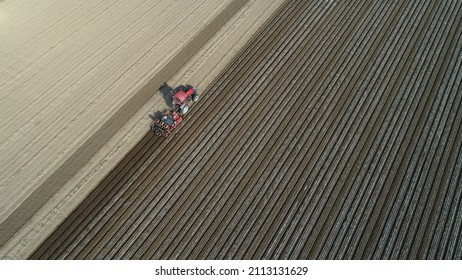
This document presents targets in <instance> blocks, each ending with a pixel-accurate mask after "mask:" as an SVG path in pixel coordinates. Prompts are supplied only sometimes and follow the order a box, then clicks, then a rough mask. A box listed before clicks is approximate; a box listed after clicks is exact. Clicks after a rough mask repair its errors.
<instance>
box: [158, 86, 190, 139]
mask: <svg viewBox="0 0 462 280" xmlns="http://www.w3.org/2000/svg"><path fill="white" fill-rule="evenodd" d="M170 94H171V98H172V102H171V107H172V108H171V109H170V110H165V111H164V112H159V114H157V116H156V117H155V116H152V115H150V116H151V118H152V119H153V122H152V123H151V130H152V131H153V132H154V133H155V134H156V135H159V136H164V137H167V136H168V135H169V134H170V133H172V132H173V131H174V130H175V128H176V127H177V126H178V125H179V124H180V123H181V122H182V121H183V116H184V115H186V114H187V113H188V111H189V107H190V104H191V103H192V102H196V101H197V100H199V94H198V91H197V89H195V88H194V87H193V86H191V85H181V86H178V87H176V88H175V89H171V90H170Z"/></svg>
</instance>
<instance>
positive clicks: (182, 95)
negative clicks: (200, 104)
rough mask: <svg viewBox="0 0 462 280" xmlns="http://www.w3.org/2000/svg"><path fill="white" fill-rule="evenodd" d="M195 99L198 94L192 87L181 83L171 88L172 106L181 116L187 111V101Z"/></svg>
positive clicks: (194, 100) (197, 98) (197, 97)
mask: <svg viewBox="0 0 462 280" xmlns="http://www.w3.org/2000/svg"><path fill="white" fill-rule="evenodd" d="M197 100H199V94H198V93H197V90H196V89H195V88H194V87H192V86H190V85H185V86H183V85H181V86H179V87H177V88H176V89H175V90H173V101H172V108H173V110H174V111H175V112H178V114H180V115H181V116H183V115H186V113H188V111H189V102H191V101H192V102H196V101H197Z"/></svg>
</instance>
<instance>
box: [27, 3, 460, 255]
mask: <svg viewBox="0 0 462 280" xmlns="http://www.w3.org/2000/svg"><path fill="white" fill-rule="evenodd" d="M461 6H462V2H461V1H459V0H444V1H441V0H435V1H404V0H403V1H364V0H352V1H295V0H293V1H287V3H286V4H285V5H284V6H283V7H282V8H281V10H280V11H279V12H278V13H277V15H276V16H275V17H274V18H273V19H272V20H271V21H269V22H268V23H267V24H266V25H265V26H264V27H263V28H262V30H261V32H259V34H258V35H257V36H256V37H255V38H254V39H253V40H252V41H251V42H250V43H249V44H248V45H247V47H246V48H245V49H244V51H243V52H242V53H241V54H240V55H239V56H238V57H237V58H236V59H235V60H234V62H233V63H232V64H230V66H229V67H228V68H227V69H226V70H225V71H224V72H223V73H222V74H221V75H220V77H219V78H218V79H216V81H215V82H214V83H213V84H212V86H211V87H209V88H208V89H206V90H205V91H204V92H203V94H202V96H201V100H200V101H199V102H198V103H197V104H196V105H195V106H194V107H193V109H192V111H191V113H190V115H188V117H187V118H186V120H185V121H184V123H183V124H182V125H181V126H180V127H179V129H178V130H177V131H176V132H175V133H174V134H173V135H171V136H170V137H169V138H167V139H164V138H159V137H157V136H154V135H153V134H152V133H147V134H146V136H145V137H144V139H143V140H142V141H141V142H140V143H139V144H138V145H137V146H136V148H135V149H134V150H132V152H130V153H129V154H128V155H127V156H126V158H125V159H124V160H123V161H122V162H121V163H120V164H119V165H118V166H117V167H116V168H115V169H114V170H113V171H112V172H111V173H110V174H109V175H108V176H107V177H106V179H105V180H104V181H103V182H101V184H100V185H99V186H98V187H97V188H96V189H95V191H94V192H93V193H92V194H91V195H90V196H89V197H88V198H87V199H86V201H85V202H84V203H83V204H82V205H80V206H79V207H78V208H77V209H76V210H75V211H74V212H73V213H72V214H71V215H70V217H69V218H68V219H67V220H66V221H65V222H64V223H63V224H62V225H61V226H60V227H59V228H58V229H57V230H56V231H55V232H54V234H52V235H51V236H50V237H49V238H48V240H46V241H45V242H44V244H43V245H42V246H41V247H40V248H39V249H38V250H37V251H36V252H35V253H34V254H33V255H32V257H31V258H33V259H178V258H179V259H249V258H252V259H287V258H290V259H307V258H308V259H357V258H361V259H415V258H418V259H427V258H428V259H435V258H443V259H461V258H462V232H461V229H462V225H461V223H462V205H461V195H462V176H461V173H462V137H461V136H462V131H461V119H462V112H461V98H462V89H461V80H462V71H461V70H462V67H461V63H462V53H461V52H462V22H461V20H462V7H461Z"/></svg>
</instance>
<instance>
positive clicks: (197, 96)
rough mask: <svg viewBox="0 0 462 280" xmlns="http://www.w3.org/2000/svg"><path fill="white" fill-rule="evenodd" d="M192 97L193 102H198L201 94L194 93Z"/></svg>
mask: <svg viewBox="0 0 462 280" xmlns="http://www.w3.org/2000/svg"><path fill="white" fill-rule="evenodd" d="M191 99H192V101H193V102H197V100H199V94H197V92H196V93H194V94H193V95H192V96H191Z"/></svg>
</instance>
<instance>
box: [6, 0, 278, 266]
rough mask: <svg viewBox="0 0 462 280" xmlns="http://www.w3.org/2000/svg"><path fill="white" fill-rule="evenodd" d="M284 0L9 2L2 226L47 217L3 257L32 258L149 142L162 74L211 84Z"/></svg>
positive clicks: (28, 227) (10, 243) (25, 230)
mask: <svg viewBox="0 0 462 280" xmlns="http://www.w3.org/2000/svg"><path fill="white" fill-rule="evenodd" d="M282 2H283V0H278V1H265V0H250V1H248V2H247V3H245V1H236V0H234V1H233V0H228V1H189V0H179V1H171V0H169V1H167V0H158V1H141V0H140V1H52V0H46V1H41V2H40V5H39V4H37V3H30V2H29V1H19V0H14V1H4V2H0V22H1V23H2V24H1V25H0V37H1V38H0V60H1V61H0V73H2V74H1V75H0V102H1V103H0V122H1V126H0V130H1V132H0V154H1V157H0V174H2V176H1V177H0V193H1V194H0V222H1V223H2V227H0V231H2V230H5V228H4V226H7V225H8V223H9V222H11V221H10V220H11V217H14V215H18V218H19V220H20V219H21V218H24V217H25V216H27V214H28V211H29V212H30V211H31V210H34V213H35V212H36V213H35V215H33V216H32V217H31V219H30V220H29V221H28V222H27V223H26V224H24V225H22V227H21V229H20V230H18V231H16V233H15V234H14V235H13V237H12V238H10V239H9V240H7V239H4V240H2V243H4V242H6V241H7V242H6V243H5V244H4V245H3V247H2V248H1V250H0V256H2V257H3V258H16V259H17V258H26V257H27V256H28V255H29V254H30V253H31V252H32V251H33V250H34V248H35V247H37V246H38V245H39V244H40V242H42V240H43V239H44V238H45V237H46V236H47V234H49V233H50V232H51V231H52V230H53V229H54V228H55V227H56V226H57V225H58V224H59V223H60V222H61V221H62V219H63V218H64V217H66V215H67V214H68V213H69V212H70V211H71V210H72V209H73V208H75V207H76V205H78V203H79V202H80V201H81V200H82V199H83V198H85V196H86V195H87V194H88V193H89V192H90V191H91V190H92V188H93V187H94V186H95V185H96V184H97V183H98V182H99V181H100V180H101V179H102V178H103V177H104V175H105V174H106V173H107V172H108V171H110V170H111V169H112V168H113V167H114V166H115V165H116V164H117V162H118V161H119V160H120V159H121V158H122V157H123V155H124V154H125V153H126V152H127V151H128V150H130V148H131V147H133V146H134V145H135V144H136V143H137V142H138V140H139V139H141V138H142V137H143V136H144V134H145V133H146V132H147V130H148V124H149V119H148V118H147V113H148V112H150V111H157V110H162V109H163V108H164V107H165V104H164V101H163V98H162V96H161V94H160V93H159V92H156V89H157V88H158V85H159V83H160V81H161V80H162V78H165V79H164V80H166V79H169V81H168V83H169V84H171V85H175V84H179V83H183V82H187V83H190V84H194V85H197V86H198V87H199V88H200V89H204V88H205V87H207V85H208V84H209V83H210V82H211V81H212V79H213V78H214V77H215V76H216V75H218V74H219V72H220V70H221V69H223V68H224V67H225V66H226V64H227V63H228V62H229V61H230V60H231V59H232V58H233V56H234V55H235V54H236V53H237V52H238V50H239V49H240V48H241V47H242V46H243V45H244V44H245V42H247V40H248V39H249V38H250V36H251V35H253V34H254V33H255V32H256V31H257V29H258V27H259V26H260V25H261V24H262V23H263V22H264V21H265V20H266V19H267V18H268V17H269V16H270V15H271V14H272V13H273V12H274V11H275V10H276V9H277V7H278V6H279V5H280V4H281V3H282ZM242 4H245V5H244V7H243V8H242V9H241V10H239V12H237V13H236V14H235V15H234V16H233V17H232V18H231V20H230V21H229V22H227V23H226V24H225V25H224V26H223V28H221V29H220V30H219V31H218V32H217V33H216V34H215V35H214V36H213V37H212V39H211V40H209V41H208V42H207V43H206V44H205V45H203V47H202V48H201V49H200V50H199V51H198V52H197V53H196V54H195V55H194V57H193V58H192V59H191V60H189V61H188V62H187V64H186V65H185V66H184V67H183V68H181V69H180V67H181V65H182V64H183V63H185V62H186V61H183V60H181V58H184V57H190V56H191V55H193V54H194V53H195V52H196V49H197V48H199V47H200V46H201V45H202V44H203V43H204V42H205V41H206V39H207V38H205V37H204V35H203V33H206V32H202V33H201V32H200V31H201V30H205V28H210V27H208V25H210V23H211V22H212V25H214V26H215V27H217V26H218V27H220V26H221V25H222V24H223V23H224V22H220V21H217V19H216V18H217V15H219V14H220V15H222V14H221V13H222V12H223V11H225V12H226V11H227V10H226V9H228V10H229V11H231V12H232V13H234V11H232V8H234V9H236V7H240V5H242ZM34 5H37V7H34ZM231 5H234V7H231V8H229V7H230V6H231ZM229 11H228V12H229ZM229 16H231V15H229ZM175 18H178V19H179V20H175ZM219 18H223V19H225V17H223V16H220V17H219ZM214 19H215V21H214ZM18 30H21V31H20V32H18ZM210 30H212V31H213V28H211V29H210ZM210 30H206V31H210ZM213 32H216V30H215V31H213ZM210 35H211V34H210ZM194 36H196V37H199V39H197V38H196V37H194ZM201 36H202V37H201ZM195 38H196V40H195ZM194 40H195V41H194ZM201 40H202V42H201ZM191 42H192V43H191ZM185 48H186V51H185V52H182V50H183V49H185ZM188 48H189V49H188ZM190 49H191V50H193V51H194V53H188V51H189V50H190ZM178 70H179V71H178ZM163 73H165V74H163ZM174 73H176V74H175V75H174V76H173V77H172V76H168V74H174ZM140 92H141V93H143V92H144V95H143V96H144V97H145V98H147V99H146V100H144V102H142V103H140V102H141V101H143V98H137V99H134V96H135V97H137V96H136V95H137V94H138V95H139V94H140ZM146 96H148V97H146ZM127 104H128V105H127ZM138 104H141V105H138ZM142 104H144V105H142ZM121 111H122V113H121ZM126 111H128V112H126ZM114 115H116V116H119V115H120V116H122V117H121V118H117V120H116V121H121V120H123V119H124V118H126V120H125V121H123V123H120V124H119V125H118V126H117V125H114V124H113V122H114V120H112V119H111V118H113V116H114ZM108 120H109V121H108ZM108 122H109V123H108ZM114 127H116V128H117V129H116V130H113V128H114ZM101 131H102V132H101ZM95 135H96V136H95ZM102 140H105V141H104V142H103V141H102ZM100 142H103V143H100ZM93 144H94V145H93ZM82 146H84V148H82ZM88 147H90V148H88ZM91 147H95V148H94V149H91ZM79 156H80V157H79ZM73 167H75V168H73ZM50 178H51V179H50ZM44 186H45V187H44ZM42 205H44V206H42ZM20 206H22V209H21V211H18V210H17V209H18V207H20ZM8 219H10V220H8ZM7 233H8V232H7Z"/></svg>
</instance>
